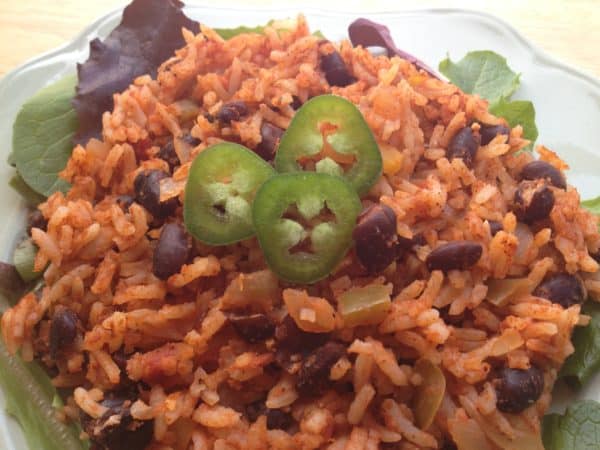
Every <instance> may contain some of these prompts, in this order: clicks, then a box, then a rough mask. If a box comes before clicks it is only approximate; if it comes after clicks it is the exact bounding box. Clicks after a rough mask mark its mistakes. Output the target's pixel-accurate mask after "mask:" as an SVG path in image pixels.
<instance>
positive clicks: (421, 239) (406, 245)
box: [398, 233, 427, 251]
mask: <svg viewBox="0 0 600 450" xmlns="http://www.w3.org/2000/svg"><path fill="white" fill-rule="evenodd" d="M425 244H427V240H426V239H425V236H423V234H421V233H418V234H415V235H414V236H413V237H412V238H410V239H409V238H405V237H403V236H398V247H400V250H404V251H409V250H412V249H413V248H414V247H416V246H423V245H425Z"/></svg>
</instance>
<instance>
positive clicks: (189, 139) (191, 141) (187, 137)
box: [180, 133, 202, 147]
mask: <svg viewBox="0 0 600 450" xmlns="http://www.w3.org/2000/svg"><path fill="white" fill-rule="evenodd" d="M180 139H181V140H182V141H183V142H185V143H186V144H188V145H190V146H192V147H197V146H198V145H200V143H201V142H202V141H201V140H200V139H198V138H197V137H194V136H192V135H191V134H190V133H184V135H183V136H181V138H180Z"/></svg>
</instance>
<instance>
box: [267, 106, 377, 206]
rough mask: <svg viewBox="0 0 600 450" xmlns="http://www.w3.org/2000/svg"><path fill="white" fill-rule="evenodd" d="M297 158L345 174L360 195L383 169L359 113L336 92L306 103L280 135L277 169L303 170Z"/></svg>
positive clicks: (318, 168) (337, 173)
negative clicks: (336, 94)
mask: <svg viewBox="0 0 600 450" xmlns="http://www.w3.org/2000/svg"><path fill="white" fill-rule="evenodd" d="M300 161H312V162H314V163H315V170H316V171H317V172H323V173H329V174H331V175H340V176H342V177H344V178H345V179H346V180H347V181H348V182H349V183H350V184H351V185H352V186H353V187H354V188H355V189H356V191H357V192H358V193H359V195H364V194H366V193H367V192H368V190H369V189H370V188H371V186H372V185H373V184H374V183H375V182H376V181H377V180H378V179H379V176H380V175H381V170H382V159H381V153H380V151H379V147H378V146H377V142H376V141H375V138H374V137H373V133H372V132H371V129H370V128H369V126H368V124H367V122H366V121H365V119H364V118H363V116H362V114H361V112H360V111H359V110H358V108H357V107H356V106H355V105H354V104H353V103H351V102H349V101H348V100H346V99H344V98H342V97H338V96H335V95H320V96H318V97H313V98H312V99H310V100H309V101H308V102H306V103H305V104H304V105H303V106H302V107H301V108H300V109H299V110H298V111H297V112H296V114H295V115H294V118H293V119H292V121H291V123H290V125H289V127H288V129H287V130H286V131H285V133H284V134H283V136H282V137H281V141H280V143H279V148H278V150H277V153H276V155H275V168H276V169H277V171H278V172H298V171H302V170H304V169H303V167H302V166H301V165H300V164H299V162H300Z"/></svg>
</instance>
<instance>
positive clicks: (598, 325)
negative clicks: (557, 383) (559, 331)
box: [559, 301, 600, 387]
mask: <svg viewBox="0 0 600 450" xmlns="http://www.w3.org/2000/svg"><path fill="white" fill-rule="evenodd" d="M582 312H583V313H584V314H588V315H590V316H591V317H592V320H591V321H590V323H589V325H587V326H585V327H577V328H576V329H575V331H574V332H573V337H572V339H571V340H572V342H573V346H574V347H575V352H574V353H573V354H572V355H570V356H569V357H568V358H567V360H566V361H565V363H564V365H563V366H562V369H561V370H560V374H559V376H561V377H563V378H565V380H566V381H567V383H569V384H570V385H573V386H575V387H581V386H582V385H584V384H585V383H586V382H587V381H588V380H589V379H590V377H591V376H592V375H594V374H595V373H596V372H597V371H598V369H600V304H598V303H595V302H591V301H589V302H587V303H586V304H585V305H584V307H583V311H582Z"/></svg>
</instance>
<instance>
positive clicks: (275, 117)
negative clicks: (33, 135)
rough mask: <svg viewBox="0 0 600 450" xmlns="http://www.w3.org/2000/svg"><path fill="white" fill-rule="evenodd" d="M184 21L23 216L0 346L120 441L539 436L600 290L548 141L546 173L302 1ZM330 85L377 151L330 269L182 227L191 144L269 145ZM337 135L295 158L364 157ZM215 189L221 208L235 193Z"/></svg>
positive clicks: (183, 449)
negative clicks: (174, 41) (278, 8)
mask: <svg viewBox="0 0 600 450" xmlns="http://www.w3.org/2000/svg"><path fill="white" fill-rule="evenodd" d="M184 37H185V41H186V45H185V47H183V48H181V49H180V50H178V51H177V52H176V54H175V55H174V56H173V57H172V58H170V59H169V60H167V61H166V62H165V63H164V64H163V65H162V66H161V67H160V69H159V70H158V73H157V75H156V77H155V79H153V78H151V77H150V76H144V77H140V78H138V79H136V81H135V83H134V84H132V85H131V86H130V87H129V88H128V89H126V90H125V91H124V92H121V93H118V92H117V93H115V105H114V109H113V110H112V111H108V112H106V113H105V114H104V116H103V120H102V123H103V140H102V141H99V140H96V139H92V140H90V141H89V142H88V143H87V145H86V146H85V147H82V146H78V147H77V148H76V149H75V150H74V152H73V154H72V156H71V158H70V160H69V162H68V164H67V167H66V169H65V170H64V171H63V172H62V176H63V177H64V178H65V179H66V180H67V181H69V182H70V183H72V188H71V190H70V191H69V192H68V193H67V194H62V193H55V194H53V195H52V196H51V197H49V198H48V199H47V201H46V202H45V203H43V204H41V205H40V207H39V209H40V211H41V213H42V214H43V216H44V218H45V219H46V220H47V222H48V225H47V227H46V229H41V228H33V229H32V230H31V237H32V238H33V241H34V242H35V244H36V245H37V247H38V248H39V252H38V254H37V257H36V261H35V268H36V269H39V270H41V269H43V268H44V267H46V269H45V272H44V281H45V286H44V288H43V289H42V290H41V292H39V293H37V294H36V295H38V297H36V295H34V294H33V293H30V294H27V295H26V296H24V297H23V298H22V299H21V301H20V302H19V303H18V304H17V305H15V306H14V307H13V308H11V309H9V310H8V311H7V312H6V313H4V314H3V316H2V333H3V338H4V341H5V342H6V343H7V346H8V349H9V350H10V351H11V352H12V353H15V352H17V351H19V350H20V351H21V354H22V355H23V357H24V358H25V359H29V360H31V359H33V358H34V357H35V358H38V359H41V360H42V361H43V362H44V364H46V365H47V366H48V367H49V368H50V369H51V373H53V374H55V375H54V376H55V379H54V382H55V384H56V385H59V386H61V387H68V388H70V389H72V390H73V399H74V403H73V400H71V405H72V406H74V405H77V407H78V408H79V409H80V410H81V416H82V417H83V419H82V424H83V428H84V430H85V432H86V433H87V434H88V435H89V437H90V438H91V439H92V441H93V442H94V443H96V444H97V445H98V448H105V449H107V450H111V448H110V447H109V446H108V445H109V444H108V442H109V440H110V436H111V433H113V434H114V433H122V434H120V435H121V436H123V440H124V441H127V442H131V443H132V444H131V447H130V448H131V450H141V449H143V448H147V449H152V450H159V449H173V450H189V449H194V450H200V449H201V450H209V449H214V450H234V449H235V450H241V449H244V450H260V449H276V450H291V449H301V450H311V449H314V450H316V449H331V450H334V449H336V450H354V449H356V450H364V449H369V450H370V449H373V450H375V449H378V448H380V449H392V448H393V449H406V450H408V449H417V448H418V449H427V448H431V449H435V448H450V446H451V445H452V444H451V443H452V442H454V443H455V444H456V445H457V447H458V448H459V449H463V450H464V449H470V450H472V449H475V448H477V449H481V450H483V449H490V450H498V449H502V450H509V449H516V448H519V449H521V450H523V449H527V450H532V449H535V450H542V449H543V446H542V443H541V438H540V417H541V416H542V415H543V412H544V411H545V409H546V408H547V406H548V399H549V393H550V392H551V390H552V387H553V384H554V381H555V378H556V373H557V369H558V368H559V367H560V366H561V364H562V362H563V361H564V359H565V358H566V357H567V356H568V355H569V354H570V353H571V352H572V351H573V345H572V343H571V341H570V338H571V333H572V331H573V329H574V327H575V326H576V325H577V324H579V323H583V322H584V321H585V318H584V317H582V316H580V305H581V303H582V302H583V300H584V298H585V295H586V289H587V291H588V292H589V294H591V295H595V296H597V295H598V294H600V284H599V283H598V281H597V280H596V279H595V278H594V274H595V272H596V271H597V270H598V263H597V262H596V261H595V260H594V259H593V258H592V257H591V256H590V255H591V254H594V253H597V252H598V250H599V247H600V235H599V234H598V227H597V220H596V218H595V217H594V216H592V215H591V214H590V213H589V212H587V211H586V210H584V209H582V208H581V207H580V204H579V203H580V199H579V195H578V194H577V191H576V190H575V189H574V188H573V187H571V186H568V185H566V184H564V185H562V184H561V180H564V175H562V172H561V171H562V170H564V169H565V168H566V165H565V163H564V162H562V161H561V160H560V159H559V158H558V156H557V155H556V154H555V153H554V152H552V151H551V150H549V149H546V148H544V147H541V148H540V150H539V153H540V155H541V157H542V160H543V161H546V162H545V164H547V165H548V166H550V165H551V167H552V169H548V167H546V166H544V167H545V169H544V170H546V172H545V173H551V174H553V175H552V176H553V177H554V178H551V177H550V178H544V177H541V178H538V177H537V176H536V175H535V174H536V173H538V172H537V171H538V170H539V168H536V167H535V166H534V167H533V168H532V167H531V166H530V167H529V169H527V170H525V171H524V168H525V167H527V165H528V164H531V163H532V161H533V160H534V156H533V155H532V154H531V153H528V152H524V151H521V150H523V149H524V148H525V147H526V146H527V145H528V143H529V142H528V141H527V140H526V139H525V138H524V137H523V136H522V130H521V128H520V127H516V128H514V129H512V130H511V131H510V134H506V133H505V134H498V135H496V136H488V135H487V134H485V133H488V134H489V129H488V128H486V126H489V125H502V127H500V128H502V129H505V128H506V127H505V126H504V125H505V123H504V120H503V119H502V118H499V117H495V116H493V115H492V114H491V113H490V112H489V111H488V110H487V102H486V101H484V100H482V99H481V98H479V97H477V96H471V95H467V94H464V93H463V92H461V91H460V90H459V89H458V88H457V87H455V86H452V85H450V84H448V83H446V82H444V81H440V80H438V79H436V78H434V77H432V76H431V75H430V74H428V73H427V72H425V71H423V70H420V69H418V68H417V67H416V66H414V65H413V64H411V63H410V62H408V61H407V60H405V59H402V58H400V57H399V56H392V57H387V56H381V55H380V56H375V55H373V54H372V53H370V52H369V51H368V50H367V49H365V48H362V47H360V46H358V47H352V45H351V44H350V43H349V42H348V41H342V42H341V43H339V44H334V43H331V42H325V41H323V40H322V39H321V38H319V37H316V36H314V35H312V34H310V32H309V29H308V25H307V23H306V21H305V19H304V17H302V16H299V17H298V18H297V19H295V20H288V21H284V22H274V23H273V24H271V25H269V26H267V27H266V28H265V30H264V33H263V34H257V33H244V34H240V35H237V36H235V37H232V38H230V39H227V40H224V39H222V38H221V37H220V36H218V35H217V34H216V33H215V32H214V31H213V30H211V29H210V28H208V27H206V26H204V25H203V26H202V31H201V32H200V33H198V34H197V35H194V34H192V33H191V32H190V31H187V30H186V31H185V33H184ZM323 94H332V95H334V96H338V97H343V98H345V99H347V100H348V101H349V102H350V103H351V104H353V105H354V106H352V105H350V107H351V108H354V107H356V111H360V114H359V115H360V116H361V117H362V119H361V120H363V119H364V121H365V123H366V124H367V125H368V128H369V130H370V133H372V136H373V138H374V141H375V142H376V144H377V145H375V147H378V148H379V151H380V153H381V163H382V172H381V174H380V175H379V178H378V179H377V180H376V181H375V182H374V184H373V186H371V187H370V190H368V189H367V190H368V192H366V193H365V194H364V195H362V198H361V200H360V201H361V206H362V208H363V209H364V210H367V213H366V214H363V215H361V216H359V219H358V220H359V224H360V232H356V233H355V235H354V237H353V241H352V242H353V245H352V246H351V248H350V250H348V252H347V253H345V254H344V255H341V256H342V257H341V258H340V259H339V261H340V262H339V263H338V264H337V266H336V267H335V268H334V269H332V270H331V273H329V275H328V276H326V277H325V278H323V279H321V280H320V281H318V282H315V283H313V284H301V283H292V282H290V281H283V280H281V279H279V278H278V276H277V273H276V271H275V270H272V269H270V268H269V265H268V261H266V260H265V256H264V253H263V251H262V248H261V247H260V245H264V242H261V244H260V245H259V242H258V241H257V239H256V238H254V237H250V238H247V239H244V240H242V241H239V242H235V243H230V244H228V245H224V246H211V245H207V244H206V243H202V242H200V241H197V240H195V239H193V238H192V236H191V235H190V234H189V233H188V232H186V231H184V230H186V229H185V225H186V224H185V222H184V219H183V208H182V205H183V202H184V197H185V196H188V195H195V194H194V192H192V191H191V190H188V191H186V190H185V189H184V188H185V186H186V182H187V179H188V174H189V173H190V167H191V166H192V164H191V163H192V161H193V160H194V158H195V157H197V156H198V155H200V154H202V152H203V151H205V149H207V148H208V147H210V146H212V145H214V144H217V143H220V142H224V141H227V142H235V143H239V144H241V145H244V146H245V147H247V148H249V149H250V150H252V151H255V152H257V154H259V155H261V157H265V155H266V159H269V160H270V161H271V160H272V159H273V157H274V155H276V151H277V146H278V145H279V140H280V138H281V135H282V134H283V133H284V131H285V130H286V129H287V128H288V127H291V126H294V125H293V124H294V122H293V118H294V116H295V114H296V110H297V109H298V108H299V107H300V106H301V105H302V104H303V103H305V102H307V101H308V100H309V99H311V98H313V97H317V96H320V95H323ZM345 103H348V102H345ZM332 126H333V125H332V124H330V123H328V124H327V126H323V127H321V130H322V131H321V132H322V133H324V134H327V133H331V130H330V129H329V128H331V127H332ZM333 128H334V129H335V127H333ZM500 128H498V129H500ZM484 134H485V136H484ZM326 137H327V136H324V137H323V139H325V138H326ZM482 137H484V138H485V141H486V143H485V144H484V143H483V142H482ZM284 139H285V137H284ZM141 143H143V145H144V148H147V150H146V151H144V152H137V151H136V150H135V149H136V148H138V147H137V146H139V145H142V144H141ZM286 145H290V142H289V140H288V141H286ZM335 145H336V142H335V140H333V139H332V140H331V141H327V143H326V144H325V147H327V148H325V149H322V150H323V151H321V152H319V153H318V154H317V155H308V156H306V155H304V156H302V158H299V159H298V160H295V161H292V163H294V164H295V163H298V164H300V163H302V164H304V166H303V167H302V168H303V170H316V169H317V170H318V169H319V168H322V167H329V169H330V170H334V171H335V170H337V171H338V172H339V170H341V171H342V172H340V173H341V174H342V175H344V176H345V175H346V174H345V172H343V170H347V169H344V167H346V166H351V165H352V164H353V162H354V160H355V159H356V156H352V157H348V155H345V156H344V154H343V153H339V152H338V151H337V150H336V149H335V148H334V147H335ZM330 147H331V148H330ZM375 147H373V148H375ZM324 155H325V156H327V155H329V156H327V158H324ZM332 155H333V157H335V158H337V159H338V161H333V160H331V158H329V157H330V156H332ZM340 155H341V156H340ZM357 155H358V158H360V157H361V156H360V154H357ZM320 158H324V159H320ZM327 159H329V161H327V162H323V161H326V160H327ZM329 169H328V170H329ZM548 171H549V172H548ZM532 174H533V175H532ZM234 176H238V175H237V172H235V173H234V174H233V175H232V176H231V177H234ZM331 176H333V175H331ZM531 178H534V179H531ZM552 180H554V182H553V181H552ZM234 182H235V180H232V179H221V180H220V181H219V183H221V184H220V185H219V186H220V187H218V188H219V189H230V188H231V186H230V184H231V183H234ZM557 182H558V185H557V184H556V183H557ZM223 186H225V187H223ZM367 187H368V186H367ZM363 188H364V186H363V185H361V189H363ZM215 189H217V188H215ZM215 192H216V193H215V194H214V195H215V196H217V195H220V194H219V192H220V191H218V189H217V190H216V191H215ZM227 192H229V191H227ZM228 195H229V194H228ZM123 196H128V198H129V199H131V202H129V204H126V203H124V200H123V199H124V198H125V197H123ZM219 198H221V197H219ZM223 198H227V200H223V201H222V202H221V203H218V202H217V203H215V204H214V205H213V207H214V208H213V209H214V210H213V211H212V212H211V214H213V216H214V217H220V216H219V214H225V213H227V212H228V211H232V210H235V211H242V210H243V211H246V212H247V210H244V208H245V207H246V206H247V205H242V206H239V204H236V205H237V206H236V205H233V206H232V205H231V204H228V203H227V201H231V200H230V198H231V196H229V197H223ZM187 200H190V199H187ZM194 200H195V199H194V198H192V199H191V201H194ZM199 201H200V200H199ZM307 202H308V201H307ZM307 204H308V203H307ZM311 205H312V206H311ZM292 206H293V208H291V209H290V210H288V213H286V214H287V215H286V216H284V217H283V218H280V219H274V220H280V221H281V222H282V223H283V222H285V221H288V222H293V223H295V224H296V225H298V223H300V222H302V223H303V225H302V227H305V228H302V227H300V228H301V229H302V233H304V232H306V233H308V232H307V231H306V230H311V232H312V233H313V236H316V235H315V234H314V233H315V230H316V229H317V228H318V227H323V223H320V224H317V225H315V224H316V222H314V220H315V217H316V218H317V219H318V218H319V217H322V216H327V215H328V214H329V216H327V217H328V223H329V225H327V226H335V224H336V223H335V220H336V219H335V214H333V219H331V217H332V211H331V209H334V208H333V206H332V205H327V204H326V202H325V203H323V202H321V203H319V207H318V208H317V209H316V210H315V211H316V212H315V213H314V214H312V213H311V214H312V215H311V214H309V213H307V211H308V210H310V211H312V209H311V208H313V209H314V205H313V204H310V205H308V206H306V205H303V204H301V202H300V201H298V203H297V204H295V205H292ZM236 208H238V209H236ZM294 208H295V209H294ZM369 208H370V209H369ZM319 210H320V212H319ZM289 211H292V212H293V214H291V213H289ZM240 214H242V213H240ZM300 216H302V217H301V218H299V217H300ZM294 221H295V222H294ZM288 222H285V223H288ZM331 223H333V225H331ZM172 224H174V225H176V226H177V227H179V228H177V227H172V226H173V225H172ZM296 225H293V224H292V225H289V223H288V225H285V224H284V225H282V227H285V226H289V227H291V228H293V227H295V226H296ZM169 226H171V227H172V228H171V229H170V232H165V233H162V231H163V230H165V229H166V228H168V227H169ZM298 226H300V225H298ZM249 227H250V228H251V226H249ZM311 227H313V228H312V229H311ZM246 228H248V227H246ZM291 228H290V229H291ZM274 229H275V228H274ZM286 229H287V228H286ZM294 229H295V230H297V227H296V228H294ZM357 229H358V227H357ZM173 230H175V231H177V232H175V231H173ZM187 231H189V230H187ZM321 232H323V233H327V230H325V231H323V228H322V229H321ZM171 236H174V237H171ZM295 236H296V237H297V239H296V241H294V245H296V247H297V248H296V250H297V252H298V254H302V252H305V253H306V252H308V253H310V248H309V247H306V245H307V244H306V242H305V239H304V238H305V237H306V236H305V235H301V234H300V232H298V233H297V234H296V235H295ZM303 236H304V237H303ZM331 236H335V234H332V235H331ZM169 239H176V241H173V243H172V245H171V243H170V242H169V241H168V240H169ZM273 239H274V240H276V239H278V236H273ZM159 244H160V251H159V250H157V249H158V248H159ZM311 245H312V244H311ZM322 245H324V246H326V245H327V240H326V239H323V242H322ZM179 248H180V249H181V251H182V252H189V253H186V254H181V255H172V254H171V251H172V250H173V249H179ZM307 248H308V250H307ZM313 250H314V248H313ZM157 251H158V252H159V253H160V255H166V256H164V257H160V258H159V257H158V256H157V257H156V258H155V253H156V252H157ZM316 253H318V252H316ZM160 255H159V256H160ZM295 256H297V255H295ZM313 256H314V255H313ZM161 258H162V259H161ZM165 258H173V259H172V260H171V259H165ZM557 277H558V278H557ZM549 280H558V281H549ZM557 283H558V284H560V286H559V287H560V289H559V288H557V287H556V284H557ZM61 310H62V311H63V313H60V311H61ZM65 310H69V311H70V313H68V314H69V316H68V317H71V318H73V320H72V327H71V328H68V325H66V324H65V323H61V322H60V320H64V319H61V318H60V317H61V314H64V311H65ZM61 327H62V328H61ZM50 330H54V331H53V332H51V331H50ZM64 330H67V331H68V333H67V331H64ZM61 333H63V334H61ZM64 333H67V334H64ZM52 339H54V340H58V341H56V342H54V343H53V342H52ZM57 342H60V345H57ZM50 346H54V348H55V349H56V352H55V355H53V356H49V354H48V348H49V347H50ZM514 380H522V382H520V383H515V382H514ZM431 383H433V384H431ZM519 386H520V387H519ZM428 395H434V398H427V396H428ZM423 408H425V409H423ZM134 443H135V444H134Z"/></svg>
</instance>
